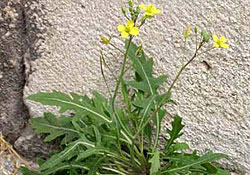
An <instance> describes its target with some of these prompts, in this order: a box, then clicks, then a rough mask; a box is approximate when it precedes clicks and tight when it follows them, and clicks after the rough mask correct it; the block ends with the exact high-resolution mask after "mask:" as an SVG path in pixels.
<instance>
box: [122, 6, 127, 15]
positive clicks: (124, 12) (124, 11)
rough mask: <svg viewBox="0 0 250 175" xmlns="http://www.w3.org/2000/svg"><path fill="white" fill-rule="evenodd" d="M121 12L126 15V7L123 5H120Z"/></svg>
mask: <svg viewBox="0 0 250 175" xmlns="http://www.w3.org/2000/svg"><path fill="white" fill-rule="evenodd" d="M122 13H123V15H124V16H126V15H127V9H126V8H125V7H122Z"/></svg>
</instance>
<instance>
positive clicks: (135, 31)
mask: <svg viewBox="0 0 250 175" xmlns="http://www.w3.org/2000/svg"><path fill="white" fill-rule="evenodd" d="M129 34H131V35H138V34H139V28H138V27H133V28H131V30H130V31H129Z"/></svg>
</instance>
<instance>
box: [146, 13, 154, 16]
mask: <svg viewBox="0 0 250 175" xmlns="http://www.w3.org/2000/svg"><path fill="white" fill-rule="evenodd" d="M145 15H146V17H153V16H154V14H153V13H150V12H146V13H145Z"/></svg>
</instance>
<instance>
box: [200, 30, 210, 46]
mask: <svg viewBox="0 0 250 175" xmlns="http://www.w3.org/2000/svg"><path fill="white" fill-rule="evenodd" d="M201 36H202V37H203V40H204V41H205V42H207V43H208V42H209V40H210V35H209V34H208V33H207V32H206V31H205V30H202V31H201Z"/></svg>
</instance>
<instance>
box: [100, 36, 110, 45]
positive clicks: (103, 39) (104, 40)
mask: <svg viewBox="0 0 250 175" xmlns="http://www.w3.org/2000/svg"><path fill="white" fill-rule="evenodd" d="M110 40H111V38H109V39H108V38H106V37H105V36H101V43H103V44H109V43H110Z"/></svg>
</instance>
